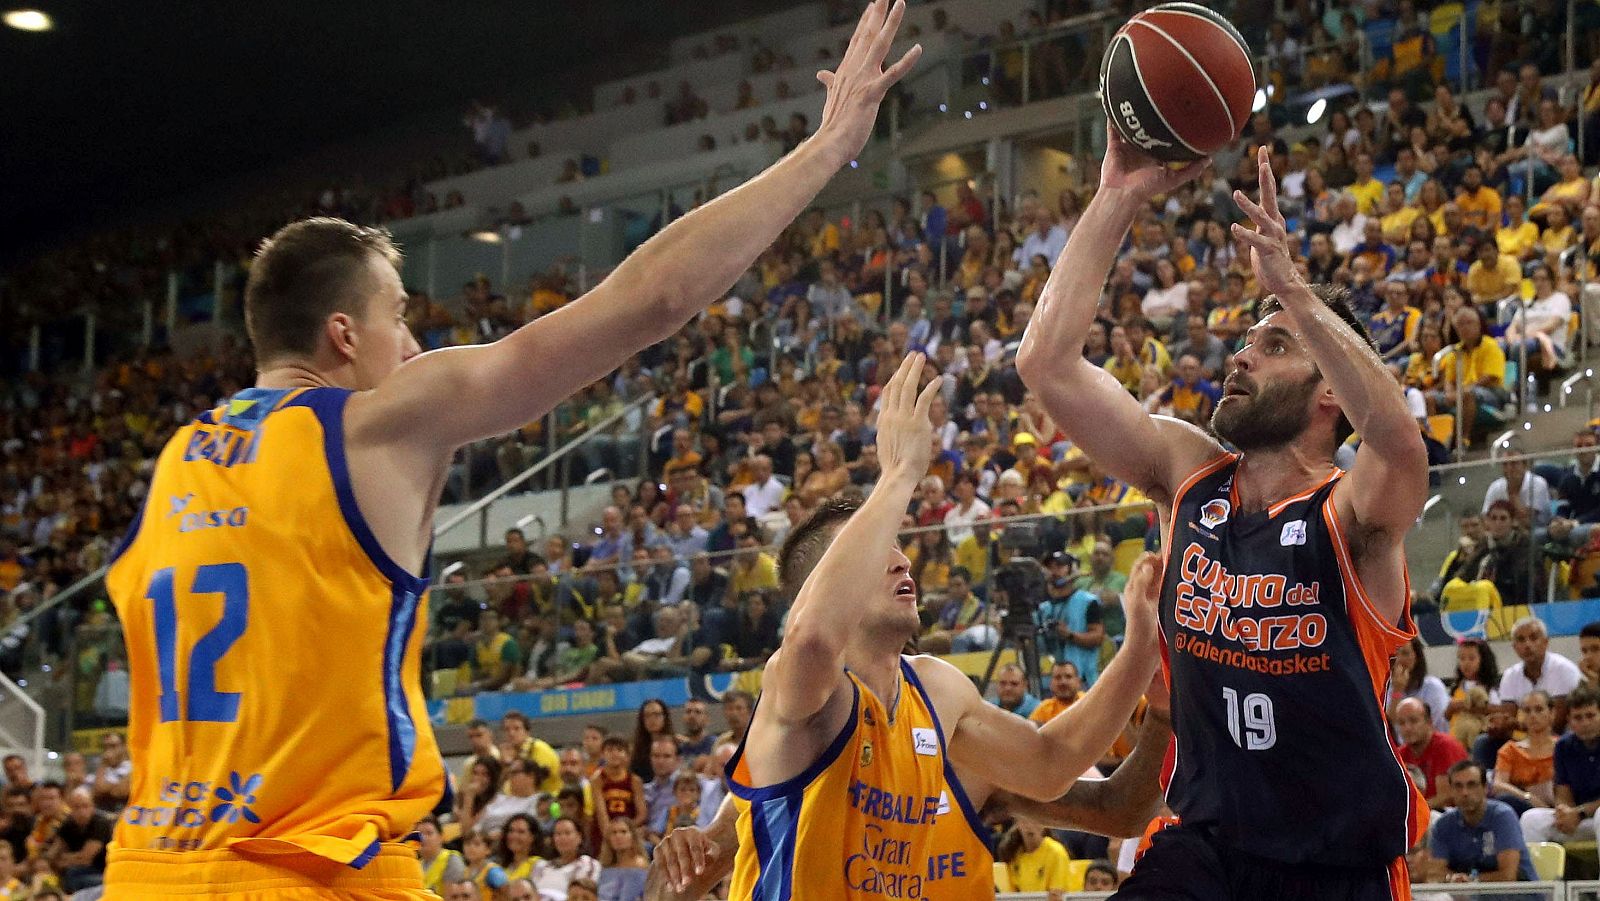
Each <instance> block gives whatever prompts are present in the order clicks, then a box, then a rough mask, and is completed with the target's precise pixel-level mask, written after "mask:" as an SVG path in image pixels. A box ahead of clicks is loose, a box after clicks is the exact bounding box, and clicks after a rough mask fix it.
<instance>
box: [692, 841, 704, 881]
mask: <svg viewBox="0 0 1600 901" xmlns="http://www.w3.org/2000/svg"><path fill="white" fill-rule="evenodd" d="M695 838H696V839H698V841H691V842H690V843H689V861H690V863H692V864H693V865H694V874H695V875H696V876H698V875H700V874H701V873H704V872H705V871H706V847H705V846H706V840H705V839H706V837H705V836H704V835H696V836H695Z"/></svg>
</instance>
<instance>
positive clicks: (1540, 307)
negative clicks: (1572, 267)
mask: <svg viewBox="0 0 1600 901" xmlns="http://www.w3.org/2000/svg"><path fill="white" fill-rule="evenodd" d="M1559 215H1561V213H1560V212H1559V211H1557V210H1551V218H1554V217H1556V216H1559ZM1532 280H1533V300H1532V301H1530V302H1529V303H1528V305H1527V307H1525V308H1524V309H1521V310H1518V311H1517V314H1516V315H1515V316H1514V317H1512V320H1511V324H1510V325H1508V326H1506V334H1505V343H1504V346H1505V350H1506V356H1507V357H1508V358H1514V357H1516V356H1517V353H1518V351H1519V350H1525V351H1526V352H1527V355H1528V369H1529V370H1530V371H1533V372H1549V371H1551V370H1553V369H1555V368H1556V367H1557V366H1558V365H1560V362H1561V358H1562V357H1564V356H1566V352H1567V327H1568V325H1569V324H1570V323H1571V320H1572V298H1570V297H1568V296H1567V294H1566V292H1565V291H1557V290H1556V275H1555V272H1554V270H1552V269H1551V268H1550V267H1549V266H1547V265H1545V264H1544V263H1536V264H1535V265H1534V267H1533V278H1532ZM1519 342H1521V346H1520V347H1519V346H1518V343H1519Z"/></svg>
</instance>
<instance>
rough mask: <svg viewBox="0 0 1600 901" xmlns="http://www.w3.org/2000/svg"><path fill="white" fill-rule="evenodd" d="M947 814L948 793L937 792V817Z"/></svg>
mask: <svg viewBox="0 0 1600 901" xmlns="http://www.w3.org/2000/svg"><path fill="white" fill-rule="evenodd" d="M949 812H950V793H949V792H946V791H942V792H939V816H944V815H945V814H947V813H949Z"/></svg>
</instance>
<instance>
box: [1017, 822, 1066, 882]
mask: <svg viewBox="0 0 1600 901" xmlns="http://www.w3.org/2000/svg"><path fill="white" fill-rule="evenodd" d="M1000 847H1001V852H1000V856H1001V857H1002V858H1004V859H1005V861H1006V868H1007V870H1008V871H1009V872H1010V874H1011V888H1012V890H1014V891H1018V892H1050V893H1052V895H1054V894H1055V893H1057V892H1065V891H1067V865H1068V864H1070V863H1072V856H1071V855H1070V854H1068V853H1067V849H1066V847H1065V846H1064V845H1062V844H1061V843H1060V842H1058V841H1056V840H1055V839H1054V838H1051V837H1050V836H1048V835H1045V834H1044V827H1042V826H1040V825H1039V824H1038V823H1035V822H1034V821H1032V820H1030V819H1027V818H1025V817H1017V818H1016V819H1015V820H1014V822H1013V825H1012V828H1011V831H1010V832H1008V833H1006V836H1005V837H1004V838H1002V839H1001V840H1000Z"/></svg>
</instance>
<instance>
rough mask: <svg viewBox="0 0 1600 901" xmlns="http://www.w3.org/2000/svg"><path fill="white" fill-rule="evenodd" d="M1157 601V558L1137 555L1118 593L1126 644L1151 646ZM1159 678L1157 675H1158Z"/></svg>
mask: <svg viewBox="0 0 1600 901" xmlns="http://www.w3.org/2000/svg"><path fill="white" fill-rule="evenodd" d="M1160 598H1161V558H1160V557H1157V556H1156V555H1155V554H1149V553H1146V554H1141V555H1140V556H1139V559H1138V560H1135V561H1134V563H1133V569H1132V570H1131V571H1129V573H1128V584H1127V586H1126V587H1125V588H1124V589H1123V591H1122V606H1123V608H1124V612H1125V613H1126V614H1127V616H1128V639H1127V641H1128V642H1129V643H1132V642H1135V641H1138V642H1151V643H1154V642H1155V640H1156V634H1157V632H1158V631H1159V630H1160V628H1161V624H1160V622H1159V619H1158V614H1157V603H1158V601H1159V600H1160ZM1158 675H1159V674H1158Z"/></svg>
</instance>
